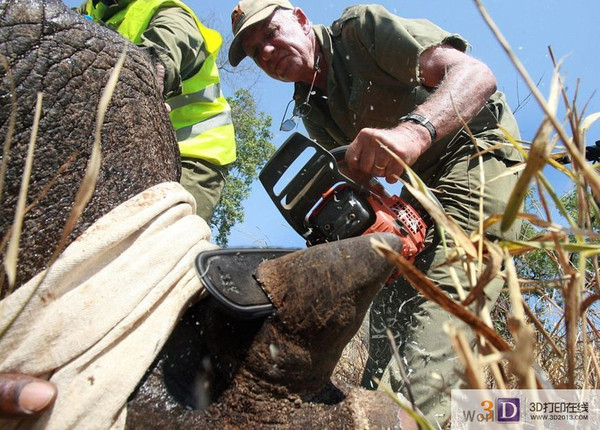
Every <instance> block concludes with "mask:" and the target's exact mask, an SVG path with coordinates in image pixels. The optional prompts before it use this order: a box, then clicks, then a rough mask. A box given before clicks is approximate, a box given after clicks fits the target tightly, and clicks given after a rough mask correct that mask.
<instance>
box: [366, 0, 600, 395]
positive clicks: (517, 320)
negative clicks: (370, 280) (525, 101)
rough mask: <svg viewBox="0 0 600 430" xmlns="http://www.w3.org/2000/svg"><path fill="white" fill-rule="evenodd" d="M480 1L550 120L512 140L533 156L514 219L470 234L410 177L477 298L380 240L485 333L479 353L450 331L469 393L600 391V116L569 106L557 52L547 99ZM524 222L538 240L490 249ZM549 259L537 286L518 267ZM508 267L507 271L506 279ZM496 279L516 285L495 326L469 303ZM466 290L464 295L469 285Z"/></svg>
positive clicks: (423, 284)
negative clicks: (594, 131)
mask: <svg viewBox="0 0 600 430" xmlns="http://www.w3.org/2000/svg"><path fill="white" fill-rule="evenodd" d="M475 2H476V3H477V5H478V7H479V8H480V11H481V13H482V16H483V17H484V19H485V20H486V21H487V22H488V24H489V26H490V28H492V30H493V31H494V32H495V34H496V36H497V38H498V40H499V41H500V43H501V44H502V46H503V47H504V48H505V50H506V52H507V53H508V55H509V57H510V58H511V60H512V61H513V63H514V65H515V67H516V69H517V70H518V71H519V73H521V75H522V77H523V78H524V80H525V81H526V82H527V83H528V85H529V87H530V90H531V92H532V94H533V95H534V97H535V98H536V99H537V101H538V103H539V104H540V106H541V107H542V109H543V111H544V113H545V116H544V118H543V120H542V122H541V125H540V126H539V129H538V131H537V133H536V134H535V137H534V139H533V141H532V142H531V143H530V144H524V143H523V142H517V141H515V140H513V139H511V138H510V136H509V140H511V141H512V143H513V144H514V145H515V146H516V147H517V148H518V149H520V150H521V151H522V153H523V155H524V157H525V159H526V162H525V163H524V164H523V165H522V166H520V169H522V173H521V177H520V181H519V183H518V185H517V187H515V189H514V190H513V192H512V194H511V196H510V200H509V204H508V207H507V210H506V211H505V213H503V214H497V215H494V216H492V217H490V218H489V219H488V220H486V222H485V223H484V225H482V228H481V229H480V231H479V232H476V233H474V234H472V235H471V236H468V235H467V234H466V233H465V232H464V231H461V230H460V228H458V227H457V226H456V224H455V223H454V222H453V221H452V219H450V218H448V217H447V216H446V215H445V214H444V213H443V211H441V210H439V208H438V207H437V205H436V204H435V202H434V201H433V200H432V199H430V198H429V195H428V193H427V192H426V187H425V186H424V185H423V184H422V183H421V182H420V180H419V178H418V177H416V175H414V174H412V173H411V174H410V175H409V179H410V183H407V184H405V186H407V187H408V188H409V189H410V190H411V192H412V193H413V195H414V196H415V197H416V198H417V200H419V202H420V203H421V204H422V205H423V206H424V207H425V208H426V209H427V210H428V211H429V212H430V214H431V215H432V217H433V218H434V220H435V221H436V224H437V225H438V226H439V227H440V228H441V229H442V230H443V231H445V233H446V234H447V235H448V236H449V237H451V238H452V240H451V241H450V242H449V244H450V247H449V248H448V263H450V262H455V261H460V262H462V263H463V265H464V267H466V268H468V270H469V271H470V273H475V274H476V277H475V278H476V279H475V281H474V282H473V283H472V285H469V286H468V289H469V291H471V293H470V294H469V296H467V297H463V298H462V299H461V300H460V301H458V300H453V299H452V298H450V297H449V296H448V295H447V294H445V293H444V292H443V291H442V290H441V289H440V288H438V287H437V286H436V285H435V284H434V283H432V282H431V281H429V280H428V279H427V278H425V276H424V275H423V274H422V273H421V272H419V271H418V270H416V269H415V267H414V266H412V264H410V263H409V262H408V261H407V260H406V259H404V258H403V257H402V256H401V255H399V254H397V253H396V252H394V251H393V250H391V249H390V248H389V247H388V246H387V245H386V244H385V243H381V242H378V241H374V242H373V246H374V248H375V249H376V250H377V251H378V252H380V253H382V254H383V255H385V256H386V257H387V258H388V259H390V260H391V261H393V262H394V263H395V265H396V267H397V268H398V269H399V270H400V271H401V272H402V274H403V276H405V277H406V278H407V279H408V280H409V282H410V283H411V285H413V287H414V288H415V289H417V290H418V291H419V292H420V293H421V294H422V295H424V296H425V297H426V298H427V299H428V300H432V301H434V302H436V303H438V304H439V305H440V306H441V307H442V308H443V309H444V310H446V311H447V312H450V313H452V314H453V315H455V316H456V317H457V318H459V319H460V320H462V321H463V322H465V323H467V324H468V325H469V327H470V329H471V330H472V331H473V332H474V333H475V334H476V336H477V338H478V346H479V347H478V349H477V351H473V349H472V348H471V346H470V345H469V344H468V342H467V341H466V337H465V333H464V332H461V331H460V330H457V329H456V328H455V327H453V326H450V325H448V326H446V327H445V330H446V333H447V334H448V336H449V340H450V342H451V343H452V344H453V346H454V348H455V350H456V351H457V353H458V355H459V358H460V360H461V362H462V364H463V365H464V367H465V373H464V378H465V380H466V382H467V385H468V386H469V388H474V389H483V388H517V387H519V388H524V389H536V388H570V389H599V388H600V365H599V363H600V357H599V353H598V351H600V330H599V326H600V288H599V287H598V285H600V282H599V280H600V271H599V267H600V266H599V264H598V261H597V255H598V254H599V253H600V240H599V239H600V235H599V233H598V231H597V228H596V229H595V228H594V222H596V223H597V220H600V210H599V209H598V204H599V203H598V202H600V175H599V174H598V171H597V169H596V166H593V165H592V164H591V163H589V162H587V161H586V160H585V146H586V143H585V142H586V139H585V138H586V133H587V131H588V129H589V128H590V126H591V125H592V123H593V122H594V121H596V120H597V119H598V118H599V117H600V114H591V115H587V116H585V115H584V111H585V109H583V110H582V111H581V112H580V111H579V108H578V106H577V98H576V96H575V97H574V99H573V100H572V101H571V100H570V99H569V97H568V95H567V92H566V90H565V87H564V85H563V81H562V77H561V74H560V63H559V62H557V61H556V60H554V57H553V55H552V58H553V61H554V65H555V73H554V76H553V79H552V85H551V88H550V93H549V94H548V97H547V99H546V98H544V97H543V96H542V95H541V94H540V93H539V91H538V89H537V87H536V85H535V84H534V82H533V81H532V80H531V79H530V78H529V76H527V72H526V71H525V70H524V68H523V67H522V66H521V64H520V62H519V60H518V59H517V58H516V56H515V55H514V54H513V51H512V50H511V49H510V46H509V45H508V44H507V43H506V41H505V39H504V38H503V37H502V35H501V34H500V32H499V31H498V29H497V28H496V26H495V25H494V23H493V22H492V20H491V18H490V17H489V16H488V15H487V13H486V12H485V10H484V9H483V7H482V6H481V3H480V2H479V1H478V0H475ZM551 54H552V52H551ZM561 103H562V104H563V106H562V107H563V110H564V111H565V112H567V113H566V117H565V118H558V117H557V112H558V111H559V110H560V109H559V107H560V104H561ZM564 124H566V126H565V125H564ZM558 148H564V149H560V150H559V149H558ZM564 155H567V156H568V157H569V158H570V160H571V164H570V166H569V167H568V168H567V167H566V166H564V165H561V164H559V163H557V162H556V161H555V160H556V159H558V158H560V157H562V156H564ZM405 167H406V169H407V170H408V171H409V173H410V169H409V168H408V166H405ZM545 169H556V170H558V171H559V172H560V173H561V174H562V176H563V177H564V178H566V180H568V181H570V183H571V184H572V187H573V190H574V191H573V192H574V197H573V199H572V203H571V206H570V207H569V208H567V207H566V206H565V204H564V199H561V198H560V197H559V196H558V195H557V193H556V192H555V190H554V189H553V187H552V184H551V183H550V181H548V179H547V178H546V175H545V171H546V170H545ZM528 190H534V191H535V192H536V194H535V196H534V199H535V201H536V202H538V208H539V211H537V212H535V213H522V212H520V211H519V208H520V207H521V205H522V203H523V202H524V200H525V198H526V195H527V192H528ZM518 218H520V219H522V220H523V221H524V223H526V224H529V225H530V226H532V227H533V229H534V230H535V231H536V232H538V234H537V235H536V236H534V237H531V238H529V239H524V240H522V241H520V242H502V243H499V244H494V243H491V242H488V241H487V240H486V239H485V238H484V237H483V235H482V234H481V231H483V230H485V229H486V228H488V227H489V226H490V225H492V224H495V223H500V225H501V228H502V229H503V230H507V229H508V228H509V227H510V226H511V225H512V224H513V223H514V222H515V220H516V219H518ZM534 253H538V254H534ZM539 253H543V254H544V256H545V257H546V259H547V261H550V262H551V263H553V267H554V268H555V269H554V274H555V275H554V276H553V277H552V278H551V279H544V280H541V279H528V278H526V277H524V273H525V272H524V271H518V270H517V268H516V267H515V264H514V261H515V260H514V259H515V257H516V256H518V257H516V258H524V257H525V256H535V255H539ZM535 258H538V259H539V258H540V257H535ZM502 266H504V268H505V270H504V271H502V272H500V271H499V269H500V267H502ZM495 275H501V276H503V277H504V278H505V280H506V285H507V288H506V290H505V292H504V294H503V295H501V297H500V299H499V303H498V305H497V308H496V310H495V311H494V312H495V313H494V318H493V319H492V317H491V315H490V313H489V312H488V311H487V310H486V309H481V310H479V311H476V310H473V306H469V305H470V304H471V302H472V301H473V299H474V298H475V297H476V296H477V295H478V294H480V293H479V292H480V291H481V289H482V288H483V287H484V286H485V285H486V284H487V283H488V282H489V281H490V280H491V279H492V277H493V276H495ZM456 287H457V289H458V290H459V291H460V290H461V289H464V288H463V287H464V286H462V285H457V286H456ZM492 321H494V324H492Z"/></svg>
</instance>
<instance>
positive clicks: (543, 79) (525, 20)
mask: <svg viewBox="0 0 600 430" xmlns="http://www.w3.org/2000/svg"><path fill="white" fill-rule="evenodd" d="M482 1H483V4H484V7H485V8H486V9H487V11H488V12H489V13H490V15H491V16H492V18H493V20H494V21H495V23H496V25H497V26H498V27H499V28H500V31H501V32H502V33H503V35H504V37H505V38H506V39H507V40H508V42H509V44H510V45H511V47H512V49H513V50H514V52H515V53H516V55H517V56H518V57H519V60H520V61H521V62H522V63H523V65H524V66H525V67H526V69H527V71H528V73H529V75H530V76H531V78H532V79H533V81H535V82H536V83H538V86H539V89H540V91H541V92H542V94H544V95H547V93H548V87H549V83H550V79H551V76H552V73H553V65H552V61H551V58H550V55H549V50H548V47H549V46H551V47H552V50H553V52H554V55H555V56H556V57H557V58H558V59H562V61H563V64H562V68H561V70H562V75H563V78H564V81H565V83H566V87H567V91H568V94H569V98H570V99H571V100H572V98H573V97H574V95H575V88H576V87H577V84H578V82H579V87H578V91H577V100H578V103H577V105H578V107H579V109H582V108H583V106H584V105H585V104H586V103H587V107H586V111H585V112H586V114H591V113H594V112H599V111H600V94H599V93H596V92H598V89H599V87H600V47H599V46H600V35H599V34H598V30H597V29H598V17H600V1H598V0H570V1H566V0H560V1H559V0H521V1H518V0H482ZM65 3H67V5H69V6H73V5H77V4H79V1H73V0H66V1H65ZM236 3H237V2H236V1H229V0H221V1H204V0H189V1H187V4H188V5H189V6H190V7H191V8H192V9H193V10H194V11H195V12H196V14H197V16H198V18H200V19H201V20H203V21H204V22H205V24H207V25H209V26H212V27H213V28H215V29H217V30H219V31H221V33H222V34H223V36H224V37H225V39H226V40H230V39H231V34H230V31H231V27H230V13H231V10H232V9H233V7H234V6H235V5H236ZM377 3H379V4H381V5H383V6H385V7H386V8H387V9H388V10H390V11H391V12H393V13H396V14H398V15H402V16H404V17H407V18H426V19H429V20H431V21H433V22H434V23H436V24H437V25H439V26H440V27H442V28H444V29H446V30H447V31H450V32H453V33H459V34H461V35H462V36H463V37H464V38H466V39H467V40H468V41H469V42H470V44H471V46H472V50H471V52H470V54H471V55H473V56H474V57H477V58H479V59H481V60H483V61H484V62H485V63H487V64H488V65H489V66H490V67H491V69H492V70H493V71H494V73H495V74H496V77H497V80H498V88H499V89H500V90H501V91H503V92H504V93H505V94H506V96H507V99H508V101H509V103H510V105H511V107H512V108H513V109H515V110H516V117H517V120H518V121H519V125H520V128H521V134H522V137H523V139H525V140H531V138H532V137H533V135H534V133H535V131H536V129H537V127H538V126H539V124H540V122H541V119H542V113H541V110H540V108H539V106H538V105H537V102H536V101H535V100H534V99H532V98H528V95H529V90H528V89H527V87H526V86H525V84H524V83H523V81H522V80H521V78H520V76H519V75H518V73H517V71H516V69H515V68H514V66H513V65H512V63H511V62H510V60H509V59H508V56H507V55H506V53H505V52H504V50H503V49H502V48H501V46H500V44H499V43H498V41H497V40H496V39H495V37H494V36H493V34H492V32H491V30H490V29H489V27H488V26H487V24H486V23H485V22H484V20H483V18H482V17H481V15H480V13H479V11H478V10H477V7H476V4H475V2H474V1H473V0H454V1H450V0H420V1H419V0H412V1H407V0H397V1H392V0H386V1H379V2H377ZM294 4H295V6H297V7H300V8H302V9H303V10H304V11H305V12H306V13H307V15H308V16H309V17H310V18H311V20H312V21H313V22H314V23H319V24H327V25H328V24H330V23H331V22H332V21H334V20H335V19H336V18H337V17H339V15H340V14H341V12H342V10H343V9H344V8H345V7H347V6H350V5H353V4H357V2H356V1H346V0H319V1H316V0H299V1H296V2H295V3H294ZM227 49H228V46H227V45H226V44H225V46H224V47H223V49H222V55H227ZM242 65H247V66H249V67H248V68H247V71H246V73H245V74H244V75H242V76H239V75H234V78H233V79H224V92H226V95H228V94H232V93H233V91H234V90H235V89H236V88H239V87H248V86H249V85H251V88H252V92H253V93H254V96H255V98H256V100H257V102H258V103H259V106H260V109H261V110H263V111H264V112H266V113H268V114H270V115H271V116H272V117H273V127H272V132H273V135H274V139H273V143H274V144H275V145H276V146H279V145H281V144H282V143H283V142H284V141H285V139H286V138H287V137H288V136H289V133H285V132H281V131H279V122H280V121H281V116H282V115H283V111H284V110H285V106H286V104H287V103H288V101H289V100H290V99H291V95H292V91H293V84H286V83H282V82H277V81H274V80H271V79H270V78H268V77H266V76H263V75H261V74H260V73H258V69H257V68H256V66H254V65H253V64H252V63H251V62H250V60H247V59H246V60H244V62H242ZM298 131H300V132H302V131H303V129H302V128H299V129H298ZM599 139H600V124H596V125H594V126H593V127H592V128H591V129H590V131H589V133H588V136H587V144H588V145H590V144H593V143H594V142H595V141H596V140H599ZM551 177H552V180H553V182H555V183H556V185H557V188H559V189H564V187H565V184H564V181H562V179H561V177H560V176H559V175H552V176H551ZM391 191H392V192H394V193H396V192H398V189H393V188H392V189H391ZM244 206H245V213H246V221H245V222H244V223H243V224H241V225H236V226H234V227H233V230H232V234H231V237H230V247H264V246H271V247H303V246H304V242H303V240H302V239H301V238H300V237H299V236H298V235H297V234H296V233H295V232H294V231H293V230H292V228H291V227H289V226H288V225H287V224H286V222H285V221H284V220H283V218H282V217H281V216H280V215H279V212H278V211H277V209H276V208H275V206H274V205H273V204H272V203H271V201H270V199H269V198H268V196H267V195H266V192H265V191H264V190H263V188H262V186H261V184H260V183H259V182H256V183H255V185H254V187H253V190H252V196H251V197H250V199H249V200H248V201H246V202H245V204H244Z"/></svg>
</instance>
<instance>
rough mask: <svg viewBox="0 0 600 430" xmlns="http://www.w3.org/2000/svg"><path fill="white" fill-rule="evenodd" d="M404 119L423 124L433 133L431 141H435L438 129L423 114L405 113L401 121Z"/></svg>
mask: <svg viewBox="0 0 600 430" xmlns="http://www.w3.org/2000/svg"><path fill="white" fill-rule="evenodd" d="M403 121H412V122H416V123H417V124H420V125H422V126H423V127H425V128H426V129H427V131H428V132H429V134H430V135H431V142H435V139H436V138H437V131H435V127H434V126H433V124H432V123H431V121H429V120H428V119H427V118H425V117H424V116H423V115H419V114H418V113H410V114H408V115H404V116H403V117H401V118H400V119H399V122H403Z"/></svg>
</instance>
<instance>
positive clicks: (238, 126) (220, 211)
mask: <svg viewBox="0 0 600 430" xmlns="http://www.w3.org/2000/svg"><path fill="white" fill-rule="evenodd" d="M227 101H228V102H229V105H230V106H231V111H232V116H233V125H234V127H235V138H236V145H237V160H236V161H235V162H234V163H233V165H232V166H231V167H230V169H229V176H228V177H227V181H226V184H225V188H224V190H223V194H222V195H221V200H220V201H219V204H218V205H217V207H216V208H215V213H214V215H213V218H212V221H211V227H212V229H213V231H214V232H216V236H215V242H216V243H217V244H218V245H220V246H227V244H228V238H229V233H230V232H231V228H232V227H233V226H234V225H235V224H236V223H238V222H240V223H241V222H243V221H244V208H243V201H244V200H245V199H247V198H248V197H249V196H250V191H251V187H252V182H253V181H254V180H255V179H256V177H257V176H258V172H259V171H260V169H262V167H263V166H264V165H265V163H266V162H267V160H268V159H269V158H270V157H271V155H273V153H274V152H275V145H273V143H271V139H272V138H273V135H272V133H271V132H270V127H271V124H272V118H271V116H270V115H267V114H265V113H264V112H258V111H257V107H256V102H255V100H254V98H253V97H252V94H251V93H250V91H249V90H247V89H239V90H237V91H236V92H235V93H234V96H233V97H228V98H227Z"/></svg>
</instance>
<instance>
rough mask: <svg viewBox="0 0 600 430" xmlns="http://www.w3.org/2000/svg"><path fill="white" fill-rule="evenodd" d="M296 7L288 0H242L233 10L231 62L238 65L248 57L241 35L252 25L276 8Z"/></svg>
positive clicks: (268, 15) (265, 17) (266, 16)
mask: <svg viewBox="0 0 600 430" xmlns="http://www.w3.org/2000/svg"><path fill="white" fill-rule="evenodd" d="M280 8H281V9H294V6H292V4H291V3H290V2H289V1H287V0H241V1H240V2H239V3H238V4H237V6H236V7H235V8H234V9H233V12H231V29H232V31H233V41H232V42H231V46H230V47H229V62H230V63H231V65H232V66H234V67H235V66H237V65H238V64H240V61H242V60H243V59H244V57H246V53H245V52H244V49H243V48H242V42H241V40H240V35H241V34H242V32H243V31H244V30H246V29H247V28H248V27H250V26H251V25H254V24H256V23H258V22H260V21H262V20H264V19H267V18H268V17H270V16H271V14H272V13H273V12H274V11H275V10H276V9H280Z"/></svg>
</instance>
